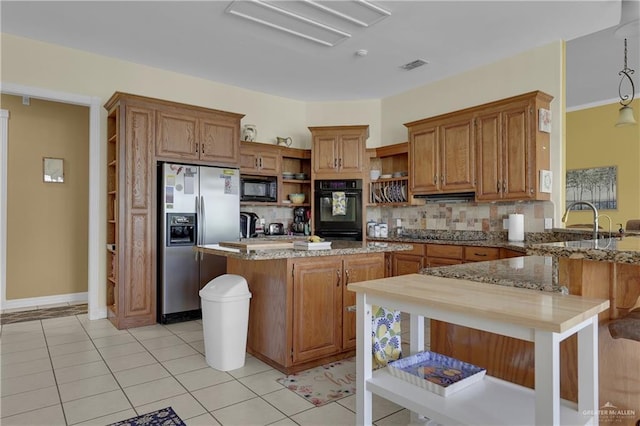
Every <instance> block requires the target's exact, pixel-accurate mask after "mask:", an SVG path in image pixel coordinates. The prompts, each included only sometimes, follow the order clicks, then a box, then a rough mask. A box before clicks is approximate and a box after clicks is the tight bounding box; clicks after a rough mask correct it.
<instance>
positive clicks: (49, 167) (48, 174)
mask: <svg viewBox="0 0 640 426" xmlns="http://www.w3.org/2000/svg"><path fill="white" fill-rule="evenodd" d="M42 178H43V180H44V181H45V182H49V183H64V160H63V159H62V158H50V157H44V158H43V159H42Z"/></svg>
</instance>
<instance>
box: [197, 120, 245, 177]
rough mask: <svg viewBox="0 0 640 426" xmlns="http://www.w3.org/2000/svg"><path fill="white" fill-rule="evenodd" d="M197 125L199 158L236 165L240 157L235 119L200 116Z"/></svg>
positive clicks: (221, 163)
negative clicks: (214, 118) (213, 118)
mask: <svg viewBox="0 0 640 426" xmlns="http://www.w3.org/2000/svg"><path fill="white" fill-rule="evenodd" d="M198 125H199V127H200V147H199V151H200V159H201V160H203V161H207V162H211V163H215V164H220V165H229V166H237V165H238V161H239V157H240V153H239V152H240V138H239V136H238V126H239V125H238V123H237V120H228V121H227V120H211V119H206V118H201V119H200V120H199V121H198Z"/></svg>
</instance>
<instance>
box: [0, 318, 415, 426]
mask: <svg viewBox="0 0 640 426" xmlns="http://www.w3.org/2000/svg"><path fill="white" fill-rule="evenodd" d="M404 325H408V321H403V326H404ZM425 334H427V332H425ZM403 339H404V341H407V340H408V327H405V328H403ZM427 341H428V340H427ZM203 354H204V341H203V336H202V323H201V321H191V322H184V323H178V324H171V325H160V324H156V325H153V326H149V327H140V328H134V329H130V330H117V329H116V328H115V327H113V325H112V324H111V322H109V321H108V320H106V319H103V320H95V321H89V320H88V319H87V315H86V314H83V315H76V316H68V317H61V318H53V319H45V320H37V321H28V322H20V323H15V324H6V325H3V326H1V328H0V368H1V369H0V377H1V381H2V385H1V396H2V405H1V406H0V413H1V417H2V418H1V420H0V424H2V425H3V426H12V425H106V424H109V423H112V422H116V421H120V420H124V419H127V418H130V417H134V416H136V415H139V414H143V413H147V412H150V411H154V410H157V409H159V408H163V407H166V406H171V407H173V409H174V410H175V412H176V413H177V414H178V415H179V416H180V417H181V418H182V419H183V420H184V421H185V423H186V424H187V425H219V424H222V425H352V424H354V423H355V396H350V397H347V398H343V399H341V400H339V401H336V402H332V403H329V404H327V405H325V406H322V407H315V406H313V405H312V404H311V403H309V402H307V401H306V400H305V399H304V398H302V397H300V396H298V395H296V394H295V393H293V392H291V391H289V390H288V389H285V388H284V387H283V386H282V385H280V384H279V383H278V382H276V379H277V378H279V377H283V376H284V374H282V373H280V372H279V371H277V370H275V369H273V368H271V367H270V366H268V365H266V364H264V363H263V362H261V361H259V360H258V359H256V358H254V357H251V356H247V359H246V363H245V366H244V367H243V368H240V369H237V370H233V371H229V372H222V371H218V370H215V369H213V368H210V367H209V366H208V365H207V364H206V361H205V358H204V355H203ZM373 419H374V422H375V424H376V425H380V426H382V425H404V424H408V423H409V421H410V420H409V419H410V417H409V412H408V411H407V410H404V409H402V407H400V406H398V405H396V404H393V403H391V402H389V401H387V400H385V399H382V398H379V397H377V396H374V412H373Z"/></svg>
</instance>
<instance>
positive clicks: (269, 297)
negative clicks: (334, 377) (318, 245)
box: [227, 253, 385, 374]
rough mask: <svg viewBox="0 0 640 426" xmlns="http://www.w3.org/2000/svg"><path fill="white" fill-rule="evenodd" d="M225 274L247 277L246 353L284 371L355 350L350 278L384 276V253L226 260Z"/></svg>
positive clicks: (352, 279)
mask: <svg viewBox="0 0 640 426" xmlns="http://www.w3.org/2000/svg"><path fill="white" fill-rule="evenodd" d="M227 273H230V274H238V275H241V276H243V277H245V278H246V279H247V282H248V284H249V291H250V292H251V301H250V303H249V330H248V334H247V351H248V352H249V353H250V354H252V355H254V356H255V357H256V358H258V359H260V360H262V361H264V362H266V363H267V364H269V365H271V366H273V367H274V368H276V369H278V370H280V371H282V372H284V373H286V374H290V373H294V372H297V371H301V370H305V369H307V368H311V367H314V366H318V365H322V364H325V363H327V362H331V361H333V360H338V359H341V358H345V357H347V356H351V355H353V353H354V350H355V344H356V328H355V321H356V315H355V312H351V311H349V310H347V308H348V307H350V306H354V305H355V293H353V292H351V291H349V290H347V285H348V284H349V283H352V282H358V281H366V280H372V279H377V278H384V276H385V253H367V254H354V255H346V256H313V257H306V258H293V259H291V258H290V259H273V260H259V261H256V260H245V259H236V258H231V257H230V258H228V259H227Z"/></svg>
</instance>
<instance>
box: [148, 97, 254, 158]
mask: <svg viewBox="0 0 640 426" xmlns="http://www.w3.org/2000/svg"><path fill="white" fill-rule="evenodd" d="M156 107H157V112H156V117H157V124H156V141H155V142H156V143H155V145H156V149H155V151H156V156H157V157H158V158H160V159H166V160H173V161H187V162H190V163H195V164H207V165H219V166H233V167H237V166H238V163H239V159H240V119H241V118H242V117H243V116H242V115H240V114H234V113H230V112H226V111H218V110H212V109H206V108H199V107H195V106H188V105H176V104H173V103H169V105H167V104H166V103H159V104H158V105H157V106H156Z"/></svg>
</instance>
